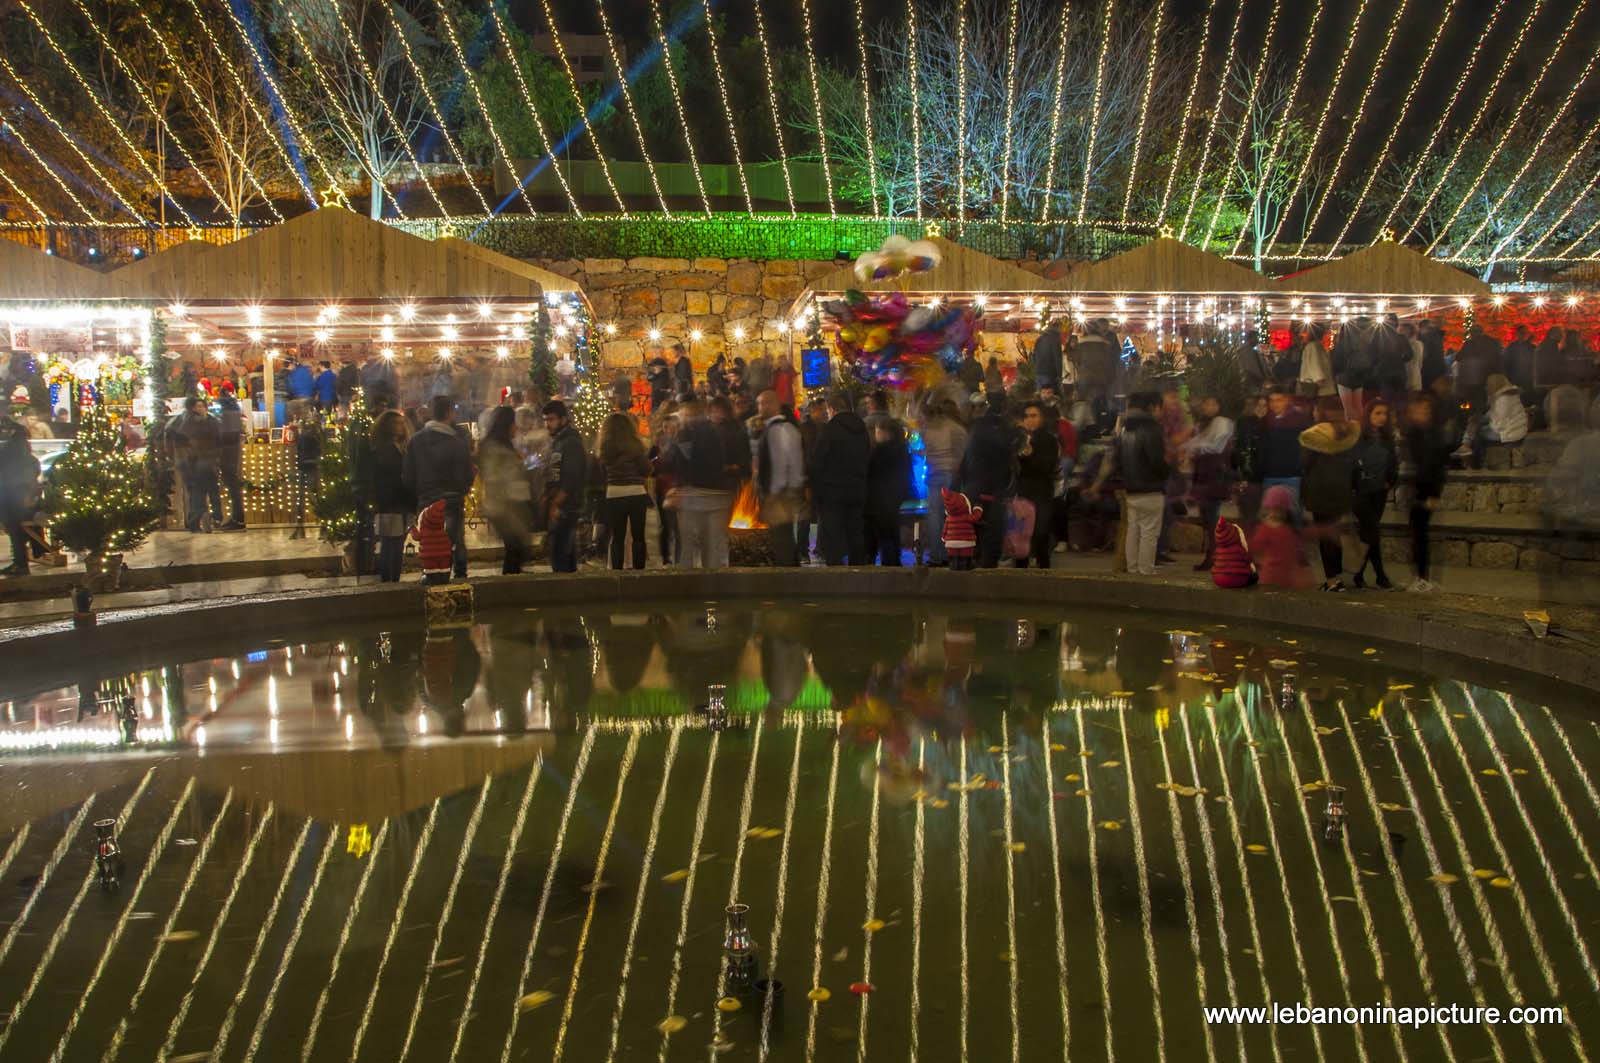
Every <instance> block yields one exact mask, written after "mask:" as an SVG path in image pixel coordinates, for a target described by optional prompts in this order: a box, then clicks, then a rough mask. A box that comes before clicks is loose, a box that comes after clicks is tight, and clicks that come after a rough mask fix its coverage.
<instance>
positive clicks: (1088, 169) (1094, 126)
mask: <svg viewBox="0 0 1600 1063" xmlns="http://www.w3.org/2000/svg"><path fill="white" fill-rule="evenodd" d="M1105 4H1106V12H1105V17H1104V18H1103V19H1102V20H1101V22H1100V58H1099V60H1098V61H1096V63H1095V68H1094V101H1093V103H1092V104H1091V106H1090V108H1089V146H1088V148H1087V149H1086V150H1085V151H1084V153H1083V185H1082V187H1081V188H1080V189H1079V190H1078V224H1079V225H1082V224H1083V219H1084V217H1085V215H1086V213H1087V212H1088V209H1089V176H1090V174H1092V173H1093V172H1094V149H1095V142H1096V138H1097V136H1098V134H1099V132H1100V92H1101V88H1102V86H1103V85H1104V83H1105V74H1106V52H1107V51H1109V50H1110V48H1111V16H1112V15H1113V14H1114V13H1115V12H1116V8H1117V0H1105ZM1012 9H1013V10H1015V9H1016V0H1012ZM1006 121H1007V122H1008V123H1009V122H1010V121H1011V116H1010V115H1009V114H1007V115H1006ZM1007 128H1008V129H1009V128H1010V126H1009V125H1008V126H1007Z"/></svg>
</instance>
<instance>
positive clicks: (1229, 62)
mask: <svg viewBox="0 0 1600 1063" xmlns="http://www.w3.org/2000/svg"><path fill="white" fill-rule="evenodd" d="M1244 8H1245V0H1239V10H1238V11H1236V12H1234V15H1233V29H1232V30H1230V31H1229V33H1228V51H1227V54H1226V55H1225V56H1224V57H1223V60H1222V65H1221V66H1219V67H1218V68H1217V69H1218V70H1221V71H1223V74H1222V75H1220V76H1219V77H1218V78H1217V99H1216V102H1215V103H1213V104H1212V105H1211V121H1210V122H1208V123H1206V139H1205V141H1204V142H1203V145H1202V147H1201V148H1200V166H1199V168H1198V169H1196V170H1195V172H1194V187H1193V188H1191V189H1189V206H1188V208H1187V209H1186V210H1185V211H1184V215H1183V226H1182V228H1181V229H1180V230H1179V232H1178V239H1180V240H1181V239H1183V237H1184V236H1185V235H1187V234H1188V232H1189V219H1190V218H1192V217H1193V216H1194V205H1195V201H1196V200H1197V199H1198V198H1199V197H1200V183H1201V181H1203V180H1204V179H1205V173H1206V167H1207V166H1209V165H1211V144H1212V142H1213V141H1214V140H1215V139H1216V135H1217V127H1218V126H1220V125H1221V124H1222V104H1223V101H1224V100H1226V99H1227V98H1228V80H1227V73H1226V72H1227V71H1229V70H1231V69H1233V56H1234V53H1235V52H1236V51H1237V50H1238V48H1239V27H1240V25H1241V24H1242V23H1243V22H1244ZM1162 216H1163V218H1165V216H1166V211H1165V210H1164V209H1163V210H1162Z"/></svg>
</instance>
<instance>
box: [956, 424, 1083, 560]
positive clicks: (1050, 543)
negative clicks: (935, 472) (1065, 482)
mask: <svg viewBox="0 0 1600 1063" xmlns="http://www.w3.org/2000/svg"><path fill="white" fill-rule="evenodd" d="M1022 432H1023V442H1022V449H1021V450H1020V451H1019V452H1018V461H1017V497H1018V498H1021V499H1023V500H1025V501H1027V502H1028V503H1029V504H1030V505H1032V506H1033V535H1032V537H1031V539H1030V540H1029V542H1028V557H1019V558H1017V559H1016V560H1015V562H1014V564H1015V566H1016V567H1017V568H1027V567H1028V558H1030V557H1031V558H1032V559H1033V563H1034V564H1035V565H1037V566H1038V567H1039V568H1049V567H1050V553H1051V551H1052V550H1054V549H1055V542H1054V536H1053V534H1052V533H1053V532H1054V530H1055V512H1054V510H1055V498H1056V474H1057V473H1058V472H1060V470H1061V443H1060V438H1059V437H1058V436H1057V435H1056V429H1055V425H1054V424H1050V423H1047V422H1046V420H1045V409H1044V405H1043V404H1042V403H1038V402H1030V403H1028V404H1027V405H1026V406H1024V407H1023V408H1022ZM930 493H931V491H930Z"/></svg>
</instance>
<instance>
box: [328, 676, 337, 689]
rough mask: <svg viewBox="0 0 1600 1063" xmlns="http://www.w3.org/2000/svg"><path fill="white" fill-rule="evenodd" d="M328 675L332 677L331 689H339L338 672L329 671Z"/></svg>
mask: <svg viewBox="0 0 1600 1063" xmlns="http://www.w3.org/2000/svg"><path fill="white" fill-rule="evenodd" d="M328 675H330V676H332V677H333V689H335V690H338V689H339V673H338V672H329V673H328Z"/></svg>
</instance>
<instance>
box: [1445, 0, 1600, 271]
mask: <svg viewBox="0 0 1600 1063" xmlns="http://www.w3.org/2000/svg"><path fill="white" fill-rule="evenodd" d="M1586 2H1587V0H1585V3H1586ZM1583 7H1584V4H1583V3H1580V4H1579V5H1578V11H1574V12H1573V14H1572V21H1571V22H1569V23H1567V28H1566V30H1565V31H1564V32H1563V33H1562V34H1561V37H1560V38H1559V39H1558V40H1557V41H1556V46H1555V48H1554V49H1553V50H1552V51H1551V52H1550V61H1551V62H1553V61H1554V60H1555V58H1556V56H1557V55H1559V54H1560V52H1561V44H1562V42H1563V41H1565V40H1566V39H1567V35H1568V34H1569V33H1571V32H1572V27H1573V26H1575V25H1577V20H1578V12H1579V11H1581V10H1582V9H1583ZM1597 58H1600V52H1595V51H1593V50H1591V51H1590V53H1589V61H1588V62H1587V63H1585V64H1584V67H1583V73H1582V74H1579V75H1578V76H1577V77H1576V78H1573V79H1572V87H1571V88H1570V89H1568V90H1567V95H1566V98H1565V99H1563V100H1562V101H1561V106H1560V107H1559V108H1557V109H1556V113H1555V117H1553V118H1551V119H1550V121H1549V122H1548V123H1546V124H1545V128H1544V132H1543V133H1542V134H1540V136H1539V140H1538V142H1537V143H1535V144H1534V145H1533V147H1532V149H1531V150H1524V151H1523V156H1524V157H1523V160H1522V165H1521V166H1520V167H1519V168H1518V169H1517V172H1516V175H1515V176H1513V177H1512V178H1511V180H1510V181H1509V182H1508V183H1507V184H1506V187H1505V191H1504V192H1502V193H1501V194H1500V198H1499V199H1497V200H1495V204H1494V206H1493V207H1492V208H1491V209H1490V210H1489V212H1488V213H1487V214H1485V215H1484V218H1483V221H1481V222H1479V223H1478V227H1477V228H1476V229H1474V230H1472V235H1471V236H1468V237H1467V239H1466V242H1465V243H1463V244H1462V245H1461V246H1462V247H1464V248H1465V247H1471V246H1472V244H1473V243H1474V242H1475V241H1476V240H1477V239H1478V237H1479V236H1481V235H1482V234H1483V230H1484V229H1486V228H1488V227H1489V222H1490V221H1491V220H1493V219H1494V218H1495V217H1496V216H1498V215H1499V213H1500V208H1501V207H1503V206H1505V202H1506V200H1507V199H1509V198H1510V197H1511V193H1512V190H1513V189H1515V188H1516V187H1517V184H1518V183H1519V182H1520V181H1521V180H1522V178H1523V177H1524V176H1525V175H1526V174H1527V172H1528V168H1529V167H1531V166H1532V165H1533V160H1534V159H1535V158H1537V157H1538V155H1539V152H1540V151H1542V150H1543V149H1544V145H1545V141H1547V140H1549V139H1550V134H1551V133H1552V132H1554V131H1555V128H1556V126H1557V124H1558V123H1559V122H1560V121H1561V119H1562V118H1563V117H1565V115H1566V113H1567V109H1568V108H1569V107H1571V106H1572V101H1573V100H1574V99H1576V98H1577V95H1578V89H1579V88H1581V87H1582V86H1583V84H1584V82H1586V81H1588V80H1589V74H1590V73H1591V72H1593V70H1594V64H1595V60H1596V59H1597ZM1532 100H1533V90H1531V89H1530V90H1529V91H1528V93H1527V94H1526V95H1525V96H1523V98H1522V102H1521V103H1520V104H1518V105H1517V111H1516V114H1514V115H1512V116H1511V120H1510V121H1509V122H1508V123H1506V128H1505V132H1504V133H1502V134H1501V135H1500V142H1499V143H1498V144H1496V145H1495V146H1494V150H1493V151H1492V152H1491V153H1490V155H1489V158H1488V159H1487V160H1486V161H1485V162H1484V164H1483V169H1482V170H1480V171H1478V176H1477V178H1476V179H1474V180H1473V182H1472V184H1471V185H1469V186H1468V191H1467V194H1466V195H1464V196H1462V197H1461V202H1460V203H1458V204H1456V209H1455V212H1454V213H1453V214H1451V215H1450V220H1449V221H1447V222H1445V224H1444V227H1443V228H1442V229H1440V230H1439V233H1438V235H1437V236H1435V237H1434V238H1433V243H1431V244H1429V245H1428V250H1429V251H1430V252H1431V251H1432V250H1433V249H1434V248H1435V247H1437V246H1438V245H1439V241H1440V240H1442V239H1443V238H1444V236H1445V234H1446V233H1448V232H1449V231H1450V228H1451V226H1453V225H1455V223H1456V219H1458V218H1460V217H1461V212H1462V211H1463V210H1465V209H1466V207H1467V204H1468V203H1470V202H1472V198H1473V193H1474V192H1475V191H1477V188H1478V185H1479V183H1481V182H1482V181H1483V179H1484V177H1485V176H1487V175H1488V173H1489V167H1490V166H1492V165H1494V161H1495V159H1496V158H1498V157H1499V155H1500V152H1502V151H1504V150H1505V146H1506V142H1507V141H1509V140H1510V139H1511V133H1512V130H1513V129H1515V127H1516V124H1517V120H1518V119H1519V118H1520V117H1521V116H1522V111H1523V108H1524V107H1526V106H1527V105H1528V103H1530V102H1531V101H1532ZM1593 136H1594V131H1593V130H1592V129H1591V130H1590V132H1589V134H1588V136H1585V137H1584V138H1583V141H1582V143H1583V144H1587V143H1588V142H1589V139H1590V138H1591V137H1593ZM1521 147H1523V148H1526V145H1521ZM1580 150H1581V149H1580ZM1573 158H1576V155H1574V157H1573ZM1572 161H1573V160H1572V159H1569V160H1568V161H1567V165H1566V166H1564V167H1562V169H1561V177H1558V178H1557V179H1556V181H1555V182H1553V183H1552V184H1551V185H1550V186H1549V187H1547V188H1546V189H1545V193H1544V195H1542V196H1540V197H1539V202H1538V204H1537V205H1536V206H1534V208H1533V210H1530V211H1528V212H1526V213H1524V214H1523V216H1522V221H1521V223H1520V224H1518V226H1517V231H1518V232H1520V231H1521V230H1522V226H1524V225H1526V224H1528V218H1530V217H1532V216H1533V213H1534V211H1537V210H1538V209H1539V207H1542V206H1543V205H1544V201H1545V200H1546V199H1548V198H1549V196H1550V193H1551V192H1552V191H1554V189H1555V186H1556V185H1557V184H1560V182H1561V179H1562V178H1564V177H1566V175H1567V171H1568V170H1569V169H1570V168H1571V165H1572ZM1513 235H1515V234H1513ZM1507 239H1508V240H1509V239H1510V238H1509V237H1508V238H1507Z"/></svg>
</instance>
